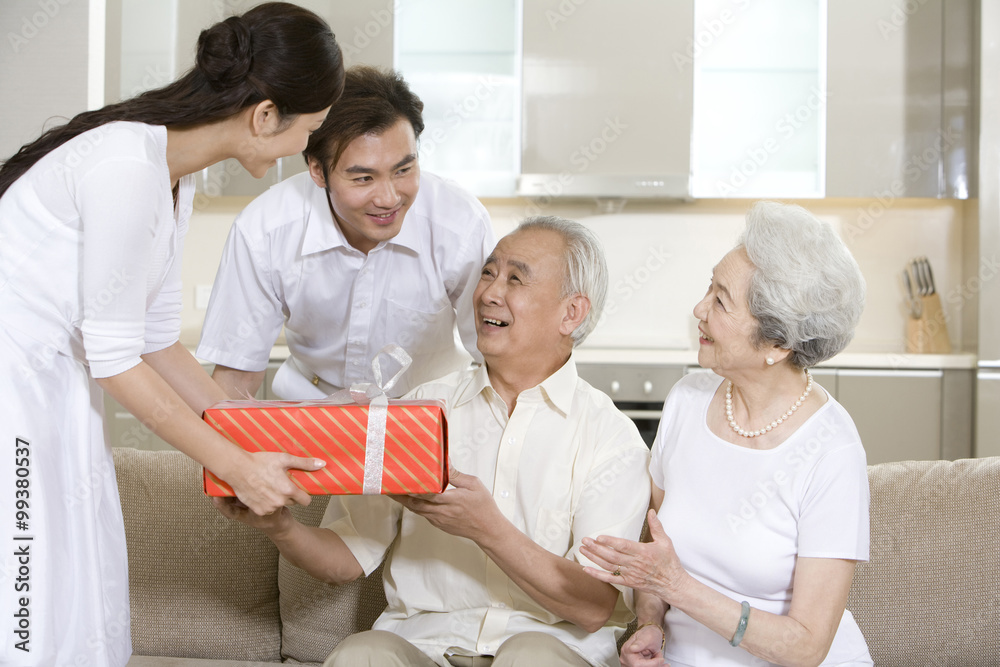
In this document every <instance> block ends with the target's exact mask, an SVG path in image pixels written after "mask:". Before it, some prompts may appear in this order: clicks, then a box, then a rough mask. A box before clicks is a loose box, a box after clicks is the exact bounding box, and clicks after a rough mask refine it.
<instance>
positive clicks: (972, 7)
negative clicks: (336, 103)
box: [108, 0, 979, 215]
mask: <svg viewBox="0 0 1000 667" xmlns="http://www.w3.org/2000/svg"><path fill="white" fill-rule="evenodd" d="M122 1H123V0H115V2H112V3H111V4H110V5H109V7H113V6H116V3H118V4H121V2H122ZM124 1H125V2H126V3H131V4H135V3H136V2H137V0H124ZM161 1H165V0H161ZM299 3H300V4H302V5H304V6H306V7H308V8H310V9H313V10H314V11H317V12H319V13H320V14H321V15H323V16H324V17H325V18H326V19H327V20H328V21H329V22H330V24H331V25H332V26H333V28H334V31H335V32H336V34H337V37H338V40H339V41H340V43H341V46H342V48H343V51H344V55H345V62H346V63H347V64H348V65H351V64H356V63H367V64H372V65H376V66H380V67H396V68H398V69H399V70H400V71H401V72H402V73H403V74H404V76H406V77H407V78H408V80H410V83H411V85H412V87H413V88H414V90H415V91H416V92H417V93H418V94H419V95H421V97H422V98H424V101H425V103H426V108H425V116H426V121H427V130H425V133H424V137H423V138H422V141H421V150H422V153H423V156H422V157H423V158H425V167H426V168H428V169H431V170H434V171H438V172H440V173H443V174H445V175H449V176H452V177H455V178H456V179H457V180H459V182H460V183H462V184H463V185H464V186H466V187H467V188H469V189H470V190H472V191H473V192H474V193H475V194H477V195H479V196H488V197H506V196H512V195H514V194H518V195H522V196H528V197H540V198H555V197H588V198H589V197H599V198H600V197H608V198H616V199H621V198H645V197H652V198H680V199H689V198H691V197H692V196H693V197H710V198H716V197H718V198H726V197H730V198H731V197H743V198H745V197H754V198H756V197H786V198H804V197H823V196H827V197H865V198H877V199H878V200H879V202H881V205H882V206H887V205H889V204H890V203H891V202H892V201H893V200H895V199H896V198H899V197H939V198H941V197H949V198H968V197H970V196H975V192H974V183H975V181H976V171H977V168H976V165H977V160H976V141H975V137H976V136H977V128H976V117H977V116H976V114H975V113H974V109H973V107H974V97H975V85H974V76H973V75H974V64H975V54H976V48H977V46H976V45H977V39H976V34H975V33H976V26H977V22H978V20H979V16H978V14H977V12H978V3H976V2H975V0H948V1H947V2H945V0H920V2H906V3H904V2H899V1H898V0H837V2H829V1H828V0H808V1H805V0H773V1H772V2H769V3H748V2H745V1H744V0H676V1H672V2H662V1H660V0H627V1H626V2H618V3H612V2H606V3H598V2H581V1H580V0H503V1H500V0H497V1H496V2H491V3H468V2H461V1H460V0H396V1H395V2H388V3H387V2H386V0H357V1H356V2H352V3H329V2H325V1H324V0H299ZM239 4H240V3H237V2H232V1H231V0H230V1H229V2H227V3H224V4H223V6H222V10H223V11H221V12H220V10H219V8H217V7H215V6H214V4H213V5H212V7H214V9H213V8H210V7H209V5H208V4H205V3H201V2H198V0H176V6H177V8H176V12H177V14H178V18H177V20H176V21H175V22H174V23H175V25H174V26H172V29H173V30H174V31H175V32H176V35H177V40H176V42H177V49H176V54H177V59H178V68H177V71H178V72H179V71H183V70H184V69H186V68H187V66H189V64H190V62H189V61H188V60H189V58H190V54H192V53H193V44H194V42H193V40H194V38H196V37H197V30H198V29H200V28H201V27H204V25H207V24H208V23H211V22H213V21H215V20H218V19H219V18H221V15H220V14H222V13H233V12H235V11H242V10H243V9H244V8H243V7H239V6H238V5H239ZM110 14H111V12H110V11H109V26H108V29H109V39H111V38H113V34H112V33H113V32H114V30H118V31H120V32H121V33H123V34H127V33H128V31H129V30H130V27H129V25H128V24H127V21H128V18H129V17H128V16H127V15H124V14H123V16H122V26H120V27H119V26H115V25H112V22H111V21H110ZM161 23H162V21H161ZM161 32H162V31H161ZM124 57H125V56H124V54H123V58H124ZM108 66H109V68H110V67H112V63H111V62H110V60H109V65H108ZM129 71H132V72H135V71H136V68H135V64H134V63H132V64H129V63H121V64H120V67H119V69H116V70H115V71H114V77H117V76H124V74H125V73H126V72H129ZM141 73H143V77H144V78H146V79H149V78H150V72H149V71H146V70H143V72H141ZM152 74H153V75H154V76H152V78H153V79H155V81H154V83H157V84H159V83H162V81H160V80H159V79H160V78H161V77H160V74H161V72H160V70H159V69H154V70H153V71H152ZM519 76H520V78H519ZM114 77H113V76H112V73H111V70H110V69H109V75H108V78H109V81H110V80H111V79H112V78H114ZM304 168H305V164H304V161H303V160H302V158H301V157H300V156H292V157H289V158H284V159H282V160H281V161H280V163H279V166H278V167H276V168H274V169H272V170H271V172H270V173H268V174H267V175H266V176H265V178H264V179H261V180H255V179H253V178H252V177H250V176H249V174H246V173H245V171H243V169H242V167H240V166H239V165H238V164H237V163H235V161H232V160H230V161H226V162H224V163H220V164H218V165H213V166H212V167H210V168H209V169H207V170H205V171H204V173H203V174H202V178H201V179H200V182H199V188H200V189H201V191H202V192H203V193H204V194H206V195H208V196H217V195H255V194H258V193H259V192H263V191H264V190H265V189H266V188H267V187H269V186H270V185H271V184H273V183H276V182H278V181H280V180H282V179H284V178H287V177H288V176H289V175H291V174H293V173H296V172H298V171H301V170H303V169H304ZM515 182H516V184H515ZM872 206H875V204H873V205H872ZM872 215H874V213H873V214H872Z"/></svg>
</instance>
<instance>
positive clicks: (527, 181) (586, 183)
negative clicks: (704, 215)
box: [517, 172, 691, 201]
mask: <svg viewBox="0 0 1000 667" xmlns="http://www.w3.org/2000/svg"><path fill="white" fill-rule="evenodd" d="M517 194H518V195H519V196H521V197H596V198H599V199H600V198H617V197H620V198H624V199H680V200H685V201H687V200H690V199H691V195H690V179H689V177H688V175H687V174H656V175H642V174H636V175H630V174H615V173H611V174H573V173H572V172H563V173H561V174H521V176H520V177H519V178H518V181H517Z"/></svg>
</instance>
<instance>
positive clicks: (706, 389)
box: [650, 373, 872, 667]
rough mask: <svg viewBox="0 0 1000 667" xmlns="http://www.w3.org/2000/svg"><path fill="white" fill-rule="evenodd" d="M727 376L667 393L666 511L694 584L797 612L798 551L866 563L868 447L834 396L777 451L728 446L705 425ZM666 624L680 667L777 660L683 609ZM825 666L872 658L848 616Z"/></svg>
mask: <svg viewBox="0 0 1000 667" xmlns="http://www.w3.org/2000/svg"><path fill="white" fill-rule="evenodd" d="M721 382H722V378H720V377H719V376H717V375H714V374H709V373H696V374H692V375H688V376H686V377H684V378H683V379H682V380H681V381H680V382H678V383H677V385H675V386H674V388H673V389H672V390H671V392H670V395H669V396H668V397H667V401H666V403H665V404H664V407H663V417H662V418H661V420H660V428H659V431H658V433H657V434H656V440H655V441H654V442H653V446H652V459H651V461H650V474H651V477H652V480H653V483H654V484H656V486H657V487H659V488H660V489H663V490H664V497H663V504H662V505H661V506H660V511H659V515H658V516H659V518H660V521H662V522H663V527H664V530H665V531H666V533H667V535H668V536H670V538H671V540H673V544H674V548H675V549H676V551H677V555H678V557H679V558H680V561H681V564H682V565H683V566H684V567H685V569H687V571H688V572H690V573H691V574H692V575H693V576H694V577H695V578H696V579H698V580H699V581H701V582H703V583H705V584H707V585H708V586H710V587H712V588H714V589H716V590H717V591H719V592H721V593H722V594H724V595H726V596H727V597H729V598H731V599H733V600H735V601H737V602H741V601H743V600H746V601H747V602H749V603H750V605H751V607H753V608H754V609H760V610H763V611H767V612H771V613H774V614H787V613H788V610H789V606H790V604H791V599H792V577H793V573H794V569H795V560H796V558H797V557H799V556H802V557H810V558H843V559H848V560H858V561H866V560H868V547H869V528H868V504H869V494H868V476H867V466H866V461H865V451H864V449H863V447H862V446H861V439H860V438H859V436H858V432H857V429H856V428H855V426H854V422H853V421H852V420H851V418H850V416H849V415H848V414H847V411H846V410H844V408H843V407H842V406H841V405H840V404H839V403H837V402H836V401H835V400H833V398H832V397H828V398H827V402H826V403H825V404H824V405H823V406H822V407H821V408H820V409H819V410H818V411H817V412H816V413H815V414H813V415H812V416H810V417H809V419H808V420H807V421H806V422H805V423H804V424H802V425H801V426H799V427H798V429H797V430H796V431H795V432H794V433H793V434H792V435H791V436H790V437H789V438H788V439H787V440H785V441H784V442H782V443H781V444H780V445H778V446H777V447H775V448H773V449H766V450H757V449H750V448H748V447H741V446H739V445H734V444H732V443H730V442H726V441H725V440H723V439H721V438H719V437H718V436H716V435H715V434H714V433H712V432H711V431H710V430H709V428H708V425H707V418H708V406H709V404H710V403H711V401H712V397H713V396H714V395H715V392H716V390H717V389H718V388H719V385H720V383H721ZM820 390H822V389H820ZM665 623H666V625H667V626H668V632H667V646H666V651H665V656H664V657H665V659H666V661H667V662H669V663H670V664H671V665H673V667H683V666H685V665H713V666H718V665H763V664H769V663H764V662H763V661H762V660H760V659H759V658H755V657H754V656H752V655H751V654H750V653H749V652H747V651H745V650H744V649H742V648H733V647H732V646H730V645H729V639H731V638H730V637H721V636H719V635H718V634H716V633H715V632H712V631H711V630H709V629H708V628H706V627H705V626H703V625H702V624H700V623H698V622H697V621H695V620H694V619H692V618H691V617H689V616H687V615H686V614H685V613H684V612H682V611H680V610H678V609H671V610H670V611H668V612H667V614H666V617H665ZM752 623H753V613H752V612H751V614H750V624H752ZM735 631H736V628H735V627H733V632H735ZM822 664H823V665H871V664H872V659H871V656H870V655H869V652H868V647H867V644H866V643H865V639H864V637H863V636H862V634H861V631H860V629H859V628H858V626H857V623H856V622H855V621H854V617H853V616H852V615H851V613H850V612H849V611H845V612H844V616H843V619H842V620H841V623H840V628H839V629H838V631H837V635H836V638H835V639H834V641H833V646H832V647H831V648H830V652H829V654H828V655H827V658H826V660H825V661H824V662H823V663H822Z"/></svg>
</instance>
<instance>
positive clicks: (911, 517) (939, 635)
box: [848, 457, 1000, 667]
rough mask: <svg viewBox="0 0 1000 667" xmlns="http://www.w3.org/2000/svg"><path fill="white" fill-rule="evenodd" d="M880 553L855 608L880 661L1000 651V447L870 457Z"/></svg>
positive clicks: (975, 661) (861, 582) (862, 573)
mask: <svg viewBox="0 0 1000 667" xmlns="http://www.w3.org/2000/svg"><path fill="white" fill-rule="evenodd" d="M868 479H869V484H870V486H871V498H872V502H871V524H872V525H871V534H872V542H871V560H870V561H869V562H868V563H859V564H858V568H857V570H856V571H855V576H854V585H853V586H852V588H851V594H850V599H849V601H848V608H849V609H850V610H851V611H852V613H853V614H854V616H855V618H856V619H857V621H858V625H859V626H860V627H861V631H862V632H863V633H864V636H865V639H866V640H867V641H868V647H869V650H870V651H871V654H872V657H873V658H874V661H875V664H876V665H879V667H892V666H893V665H900V666H902V665H915V664H920V665H938V664H940V665H945V664H948V665H953V664H954V665H986V664H995V662H996V660H997V656H998V655H1000V653H998V652H1000V640H998V639H997V634H996V630H997V628H998V627H1000V457H992V458H984V459H964V460H960V461H906V462H902V463H883V464H879V465H875V466H870V467H869V469H868Z"/></svg>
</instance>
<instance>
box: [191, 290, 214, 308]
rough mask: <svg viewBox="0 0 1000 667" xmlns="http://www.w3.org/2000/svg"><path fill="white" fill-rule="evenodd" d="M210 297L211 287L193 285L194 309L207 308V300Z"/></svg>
mask: <svg viewBox="0 0 1000 667" xmlns="http://www.w3.org/2000/svg"><path fill="white" fill-rule="evenodd" d="M211 296H212V286H211V285H195V287H194V307H195V308H196V309H197V310H205V309H207V308H208V299H209V297H211Z"/></svg>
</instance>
